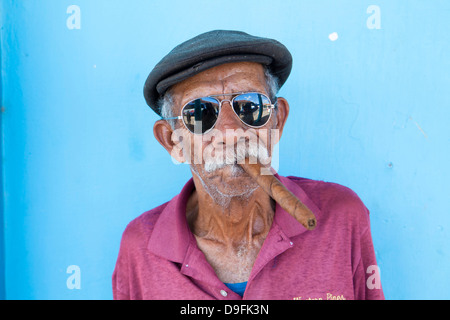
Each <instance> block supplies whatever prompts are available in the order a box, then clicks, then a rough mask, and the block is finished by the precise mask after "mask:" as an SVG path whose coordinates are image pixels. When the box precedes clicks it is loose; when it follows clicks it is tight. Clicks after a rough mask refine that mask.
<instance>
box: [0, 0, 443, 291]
mask: <svg viewBox="0 0 450 320" xmlns="http://www.w3.org/2000/svg"><path fill="white" fill-rule="evenodd" d="M71 5H77V6H78V7H79V8H80V20H79V21H80V24H79V27H80V28H79V29H78V28H77V21H78V20H77V19H76V18H77V16H76V12H74V11H72V10H69V13H68V12H67V11H68V8H69V9H71V8H70V6H71ZM370 5H376V6H378V7H377V8H379V9H380V16H379V18H380V19H379V20H378V19H375V18H377V17H376V16H373V15H374V14H375V13H376V12H373V11H371V10H369V13H368V12H367V9H368V8H369V6H370ZM374 19H375V20H374ZM0 20H1V23H2V30H1V40H2V43H1V66H2V74H1V76H2V91H1V92H2V107H3V109H2V110H3V112H2V115H1V117H2V152H3V154H2V172H3V176H2V178H3V190H2V196H3V197H2V198H3V199H2V201H3V209H2V211H0V218H2V219H3V225H4V230H3V231H0V236H1V235H2V233H3V236H4V244H3V247H0V259H2V261H1V263H0V272H1V271H3V270H2V266H3V265H4V280H5V283H4V285H3V288H0V293H1V292H5V294H6V298H7V299H110V298H112V293H111V274H112V271H113V268H114V264H115V260H116V257H117V253H118V249H119V242H120V237H121V233H122V231H123V230H124V228H125V226H126V224H127V223H128V222H129V221H130V220H131V219H133V218H134V217H136V216H138V215H139V214H141V213H142V212H144V211H146V210H148V209H151V208H153V207H155V206H157V205H159V204H161V203H162V202H165V201H167V200H169V199H170V198H171V197H173V196H174V195H175V194H177V193H178V192H179V190H180V188H181V187H182V186H183V185H184V183H185V182H186V180H187V179H188V178H189V177H190V172H189V170H188V168H187V167H186V166H185V165H175V164H173V163H172V161H171V159H170V156H169V155H168V154H167V153H166V151H165V150H164V149H163V148H162V147H161V146H160V145H159V144H158V143H157V141H156V140H155V139H154V137H153V134H152V127H153V123H154V121H155V120H157V117H156V115H155V114H154V113H153V112H152V111H151V110H150V109H149V108H148V107H147V106H146V105H145V102H144V99H143V96H142V86H143V83H144V81H145V78H146V77H147V75H148V72H149V71H150V70H151V68H152V67H153V66H154V65H155V64H156V63H157V62H158V61H159V59H160V58H161V57H162V56H163V55H165V54H166V53H167V52H168V51H169V50H171V49H172V48H173V47H174V46H175V45H177V44H178V43H180V42H182V41H184V40H186V39H188V38H190V37H193V36H195V35H197V34H199V33H201V32H205V31H209V30H212V29H237V30H243V31H246V32H249V33H251V34H255V35H261V36H268V37H272V38H275V39H278V40H280V41H281V42H282V43H284V44H285V45H286V46H287V47H288V48H289V49H290V50H291V52H292V54H293V57H294V68H293V71H292V74H291V77H290V78H289V80H288V82H287V83H286V85H285V86H284V87H283V88H282V90H281V93H280V95H282V96H284V97H286V98H287V99H288V101H289V102H290V105H291V114H290V118H289V120H288V123H287V125H286V129H285V131H284V134H283V138H282V141H281V143H280V167H279V171H280V174H282V175H298V176H303V177H307V178H312V179H319V180H326V181H333V182H337V183H340V184H343V185H346V186H348V187H350V188H352V189H353V190H355V192H357V193H358V195H359V196H360V197H361V198H362V200H363V201H364V202H365V204H366V206H367V207H368V208H369V210H370V211H371V221H372V234H373V240H374V244H375V247H376V255H377V259H378V263H379V266H380V269H381V277H382V282H383V287H384V291H385V295H386V298H388V299H449V298H450V293H449V292H450V291H449V290H448V288H449V287H450V277H448V272H447V271H448V270H449V265H450V253H449V243H450V215H449V207H450V196H449V195H450V192H449V187H448V183H447V181H448V180H450V170H449V165H448V164H449V163H450V148H449V147H450V130H449V126H448V121H449V119H450V108H449V106H450V90H448V88H449V87H450V80H449V73H450V59H449V52H450V44H449V43H450V42H449V41H448V31H449V26H450V22H449V21H450V2H448V1H444V0H441V1H438V0H433V1H417V0H414V1H413V0H411V1H407V2H406V1H400V0H396V1H394V0H389V1H387V0H383V1H382V0H377V1H365V0H352V1H350V0H347V1H332V0H321V1H307V0H303V1H298V0H295V1H294V0H292V1H276V0H271V1H266V0H258V1H242V0H240V1H235V0H231V1H206V0H205V1H200V0H195V1H148V0H147V1H144V0H142V1H137V0H136V1H107V0H97V1H89V0H73V1H72V0H70V1H66V0H59V1H43V0H39V1H38V0H27V1H12V0H1V19H0ZM368 20H369V21H368ZM378 22H379V25H377V23H378ZM373 27H375V28H373ZM378 27H380V28H378ZM333 32H336V33H337V35H338V38H337V39H336V40H334V41H332V40H330V38H329V35H330V34H332V33H333ZM332 39H334V38H332ZM1 212H3V217H2V216H1ZM1 226H2V223H0V227H1ZM1 244H2V241H0V245H1ZM72 265H75V266H78V267H79V270H80V272H81V274H78V275H79V278H78V280H80V282H79V284H80V287H79V288H78V287H75V288H72V287H71V286H70V285H69V284H68V279H69V280H70V279H72V278H70V277H72V276H74V275H75V274H72V272H71V271H70V269H69V273H68V272H67V271H68V267H69V266H72ZM78 275H75V276H78ZM1 279H2V274H0V285H1V284H2V281H1ZM69 282H70V281H69ZM70 283H72V282H70ZM70 288H72V289H70ZM0 298H1V296H0Z"/></svg>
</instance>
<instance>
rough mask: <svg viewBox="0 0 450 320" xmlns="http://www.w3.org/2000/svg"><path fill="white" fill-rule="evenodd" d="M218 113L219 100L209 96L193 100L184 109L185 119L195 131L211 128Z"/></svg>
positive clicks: (190, 128) (187, 124)
mask: <svg viewBox="0 0 450 320" xmlns="http://www.w3.org/2000/svg"><path fill="white" fill-rule="evenodd" d="M218 115H219V102H218V101H217V100H216V99H214V98H208V97H205V98H200V99H196V100H194V101H191V102H189V103H188V104H186V105H185V106H184V108H183V110H182V117H183V121H184V123H185V125H186V127H187V128H188V129H189V130H190V131H191V132H193V133H205V132H206V131H208V130H209V129H211V128H212V127H213V126H214V124H215V123H216V121H217V117H218Z"/></svg>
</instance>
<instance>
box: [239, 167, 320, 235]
mask: <svg viewBox="0 0 450 320" xmlns="http://www.w3.org/2000/svg"><path fill="white" fill-rule="evenodd" d="M241 167H242V168H243V169H244V170H245V172H247V173H248V175H250V176H251V177H252V178H253V179H255V181H256V182H257V183H258V184H259V186H260V187H261V188H262V189H263V190H264V191H265V192H267V194H268V195H269V196H270V197H272V199H273V200H275V201H276V202H277V203H278V204H279V205H280V206H281V207H282V208H283V209H284V210H285V211H286V212H288V213H289V214H290V215H291V216H293V217H294V218H295V219H296V220H297V221H298V222H300V223H301V224H302V225H303V226H304V227H305V228H306V229H308V230H313V229H314V228H315V227H316V222H317V221H316V217H315V216H314V213H312V212H311V210H309V208H308V207H307V206H305V205H304V204H303V203H302V202H301V201H300V200H299V199H298V198H297V197H296V196H295V195H294V194H293V193H292V192H290V191H289V190H288V189H287V188H286V187H285V186H284V185H283V184H282V183H281V182H280V180H278V179H277V177H275V176H274V175H273V174H264V175H262V174H261V169H262V168H263V167H262V166H261V164H259V163H256V164H249V163H245V164H241Z"/></svg>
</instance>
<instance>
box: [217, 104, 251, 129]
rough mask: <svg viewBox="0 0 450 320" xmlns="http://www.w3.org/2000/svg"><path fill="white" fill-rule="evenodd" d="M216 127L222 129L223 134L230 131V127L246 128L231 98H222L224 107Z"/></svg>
mask: <svg viewBox="0 0 450 320" xmlns="http://www.w3.org/2000/svg"><path fill="white" fill-rule="evenodd" d="M214 128H215V129H217V130H220V131H222V134H226V131H229V129H233V130H236V129H244V130H245V127H244V125H243V123H242V122H241V120H240V119H239V118H238V116H237V115H236V113H235V112H234V111H233V107H232V105H231V102H230V101H229V100H222V107H221V109H220V113H219V118H218V119H217V122H216V125H215V127H214Z"/></svg>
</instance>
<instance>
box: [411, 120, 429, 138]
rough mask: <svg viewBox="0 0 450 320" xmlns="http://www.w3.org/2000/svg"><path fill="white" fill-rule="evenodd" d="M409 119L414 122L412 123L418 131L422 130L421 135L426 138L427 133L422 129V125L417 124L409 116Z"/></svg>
mask: <svg viewBox="0 0 450 320" xmlns="http://www.w3.org/2000/svg"><path fill="white" fill-rule="evenodd" d="M409 120H411V121H412V122H414V124H415V125H416V127H417V129H419V130H420V132H422V134H423V136H424V137H425V138H426V139H428V135H427V134H426V133H425V131H423V129H422V127H421V126H419V124H418V123H417V122H416V121H414V120H413V118H412V117H409Z"/></svg>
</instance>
